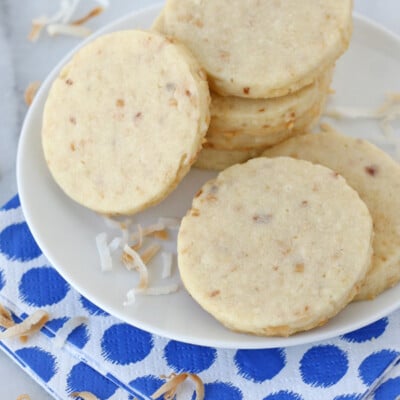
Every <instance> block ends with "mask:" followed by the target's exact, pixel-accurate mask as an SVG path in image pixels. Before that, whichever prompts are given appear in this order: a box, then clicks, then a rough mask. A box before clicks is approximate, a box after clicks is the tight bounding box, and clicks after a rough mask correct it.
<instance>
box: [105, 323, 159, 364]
mask: <svg viewBox="0 0 400 400" xmlns="http://www.w3.org/2000/svg"><path fill="white" fill-rule="evenodd" d="M101 348H102V355H103V357H104V358H105V359H106V360H108V361H111V362H112V363H113V364H119V365H128V364H131V363H136V362H138V361H141V360H143V359H144V358H146V357H147V356H148V355H149V354H150V352H151V350H152V348H153V338H152V336H151V334H150V333H147V332H144V331H142V330H140V329H137V328H134V327H133V326H130V325H128V324H117V325H113V326H111V327H110V328H108V329H107V330H106V331H105V332H104V335H103V338H102V340H101Z"/></svg>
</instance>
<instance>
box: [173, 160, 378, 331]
mask: <svg viewBox="0 0 400 400" xmlns="http://www.w3.org/2000/svg"><path fill="white" fill-rule="evenodd" d="M372 236H373V231H372V220H371V216H370V214H369V211H368V209H367V207H366V205H365V204H364V203H363V201H362V200H361V199H360V197H359V196H358V194H357V193H356V192H355V190H353V189H352V188H351V187H350V186H349V185H348V184H347V183H346V181H345V180H344V179H343V178H342V177H341V176H340V175H338V174H337V173H335V172H334V171H332V170H330V169H328V168H326V167H322V166H317V165H313V164H311V163H310V162H307V161H301V160H294V159H292V158H287V157H280V158H275V159H268V158H256V159H253V160H251V161H248V162H246V163H245V164H242V165H235V166H233V167H231V168H228V169H227V170H225V171H223V172H222V173H220V174H219V175H218V177H217V178H216V179H214V180H212V181H210V182H208V183H206V184H205V185H204V186H203V187H202V188H201V190H200V191H199V193H198V195H197V197H196V198H195V199H194V200H193V204H192V208H191V210H189V212H188V213H187V215H186V216H185V217H184V218H183V220H182V223H181V226H180V230H179V235H178V265H179V271H180V275H181V278H182V281H183V283H184V285H185V287H186V289H187V291H188V292H189V293H190V295H191V296H192V297H193V299H194V300H196V301H197V302H198V303H199V304H200V305H201V307H203V308H204V309H205V310H206V311H207V312H209V313H210V314H211V315H213V316H214V317H215V318H216V319H217V320H219V321H220V322H221V323H222V324H224V325H225V326H226V327H228V328H229V329H232V330H234V331H239V332H247V333H253V334H256V335H265V336H277V335H278V336H288V335H291V334H293V333H295V332H298V331H304V330H308V329H311V328H314V327H316V326H319V325H321V324H324V323H325V322H326V321H327V320H329V319H330V318H332V317H333V316H335V315H336V314H337V313H338V312H339V311H340V310H342V309H343V307H345V306H346V305H347V304H348V303H349V302H350V301H351V300H352V299H353V297H354V296H355V295H356V293H357V292H358V289H359V286H360V284H361V281H362V280H363V279H364V277H365V274H366V273H367V271H368V268H369V266H370V263H371V254H372V248H371V241H372Z"/></svg>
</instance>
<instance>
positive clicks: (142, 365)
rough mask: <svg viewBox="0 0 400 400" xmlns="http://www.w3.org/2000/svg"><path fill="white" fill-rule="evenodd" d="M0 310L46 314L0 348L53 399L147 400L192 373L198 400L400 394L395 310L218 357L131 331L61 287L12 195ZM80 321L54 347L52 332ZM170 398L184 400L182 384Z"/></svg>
mask: <svg viewBox="0 0 400 400" xmlns="http://www.w3.org/2000/svg"><path fill="white" fill-rule="evenodd" d="M0 303H2V304H3V305H4V306H5V307H7V308H8V309H9V310H10V311H11V312H12V313H13V317H14V318H15V320H16V321H20V320H22V319H24V318H26V317H27V316H28V315H30V314H32V313H33V312H34V311H35V310H37V309H45V310H46V311H48V313H49V314H50V316H51V319H50V320H49V321H48V322H47V323H46V325H45V327H44V328H43V329H42V330H41V331H40V332H39V333H37V334H35V335H33V336H32V337H30V338H29V340H28V342H26V343H22V342H21V341H19V340H18V339H9V340H4V341H3V342H0V348H1V349H2V350H3V351H5V352H6V353H7V354H8V355H9V356H10V357H12V358H13V359H14V360H15V361H16V362H17V363H19V364H20V365H21V367H22V368H24V369H25V371H26V372H27V373H28V374H30V375H31V376H32V377H33V378H34V379H36V380H37V381H38V382H39V383H40V384H41V385H42V386H44V387H45V388H46V389H47V390H48V391H49V392H50V393H51V394H52V395H53V396H54V398H56V399H67V398H68V396H69V394H70V393H71V392H74V391H89V392H92V393H93V394H95V395H96V396H97V397H98V398H100V399H101V400H107V399H110V400H115V399H121V400H122V399H134V398H137V399H149V398H150V397H149V396H150V395H151V394H152V393H153V392H155V391H156V389H158V388H159V387H160V386H161V385H162V384H163V383H164V382H165V380H164V379H163V378H162V376H166V375H169V374H171V373H172V372H175V373H179V372H183V371H185V372H192V373H196V374H198V375H199V376H200V377H201V378H202V380H203V381H204V383H205V398H206V400H314V399H315V400H321V399H324V400H355V399H358V400H361V399H366V398H370V399H376V400H392V399H393V400H394V399H396V398H397V397H398V396H400V366H398V367H395V365H396V364H397V363H398V361H399V356H400V335H399V332H400V312H397V313H394V314H392V315H391V316H389V317H387V318H384V319H382V320H380V321H378V322H376V323H374V324H372V325H370V326H367V327H365V328H363V329H360V330H359V331H356V332H352V333H349V334H347V335H344V336H342V337H339V338H336V339H333V340H328V341H324V342H321V343H315V344H312V345H304V346H298V347H291V348H286V349H284V348H280V349H265V350H224V349H216V348H210V347H200V346H193V345H189V344H185V343H180V342H176V341H173V340H168V339H165V338H161V337H158V336H155V335H152V334H150V333H147V332H144V331H142V330H139V329H137V328H135V327H133V326H130V325H127V324H125V323H122V322H121V321H119V320H117V319H115V318H114V317H112V316H110V315H109V314H107V313H106V312H104V311H102V310H101V309H99V308H98V307H96V306H95V305H94V304H92V303H90V302H89V301H88V300H87V299H85V298H84V297H82V296H81V295H80V294H79V293H78V292H76V291H75V290H74V289H73V288H71V287H70V285H69V284H68V283H66V282H65V281H64V280H63V279H62V278H61V277H60V275H59V274H58V273H57V272H56V270H54V269H53V268H52V267H51V266H50V265H49V263H48V261H47V260H46V258H45V257H44V256H43V254H42V253H41V251H40V249H39V248H38V246H37V245H36V243H35V241H34V240H33V238H32V236H31V234H30V232H29V228H28V226H27V224H26V222H25V220H24V217H23V214H22V211H21V208H20V204H19V200H18V197H15V198H13V199H12V200H11V201H10V202H9V203H7V204H6V205H5V206H4V207H3V208H2V209H0ZM74 317H83V318H85V319H84V320H85V322H84V323H83V324H82V325H80V326H79V327H77V328H76V329H75V330H74V331H72V333H70V335H69V336H68V339H67V341H66V343H65V344H64V346H62V347H60V346H59V344H58V343H59V340H57V332H58V331H59V330H60V329H61V328H62V327H63V325H64V324H66V323H67V321H68V320H70V319H71V318H74ZM178 399H179V400H194V399H195V394H194V388H193V386H192V385H191V384H190V382H187V383H185V384H184V385H183V386H182V388H181V389H180V391H179V394H178Z"/></svg>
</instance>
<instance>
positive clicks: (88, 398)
mask: <svg viewBox="0 0 400 400" xmlns="http://www.w3.org/2000/svg"><path fill="white" fill-rule="evenodd" d="M70 396H71V397H74V398H77V397H80V398H81V399H83V400H99V398H98V397H97V396H95V395H94V394H93V393H90V392H73V393H71V394H70Z"/></svg>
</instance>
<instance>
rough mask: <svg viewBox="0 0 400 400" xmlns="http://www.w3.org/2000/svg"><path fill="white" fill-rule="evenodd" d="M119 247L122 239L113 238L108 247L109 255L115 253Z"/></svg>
mask: <svg viewBox="0 0 400 400" xmlns="http://www.w3.org/2000/svg"><path fill="white" fill-rule="evenodd" d="M121 245H122V238H120V237H115V238H114V239H113V240H111V242H110V244H109V245H108V248H109V250H110V253H114V252H116V251H117V250H118V249H119V248H120V247H121Z"/></svg>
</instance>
